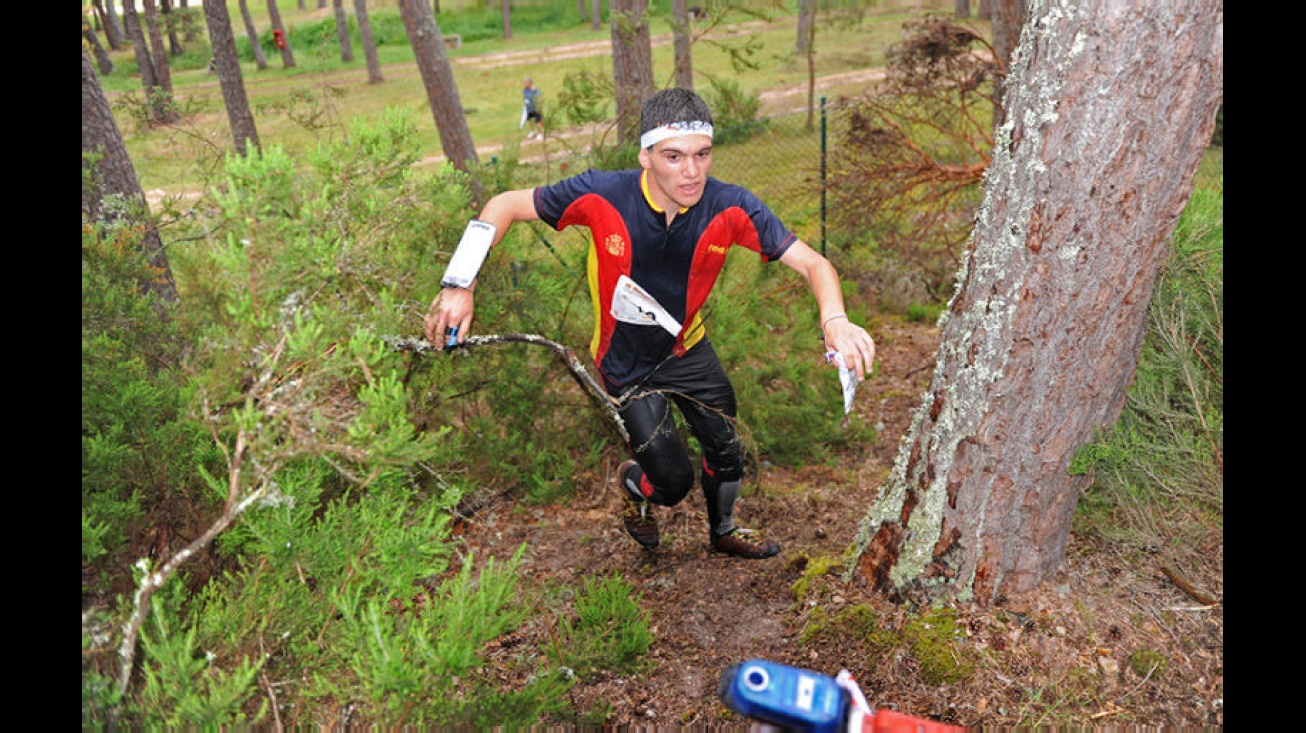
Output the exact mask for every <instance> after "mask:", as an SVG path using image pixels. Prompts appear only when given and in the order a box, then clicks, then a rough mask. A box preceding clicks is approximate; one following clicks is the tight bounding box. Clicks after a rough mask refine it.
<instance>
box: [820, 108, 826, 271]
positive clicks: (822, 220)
mask: <svg viewBox="0 0 1306 733" xmlns="http://www.w3.org/2000/svg"><path fill="white" fill-rule="evenodd" d="M825 151H826V148H825V97H821V256H822V257H824V256H825Z"/></svg>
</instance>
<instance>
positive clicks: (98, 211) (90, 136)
mask: <svg viewBox="0 0 1306 733" xmlns="http://www.w3.org/2000/svg"><path fill="white" fill-rule="evenodd" d="M86 153H94V154H98V155H99V160H98V161H95V163H94V167H93V168H92V169H91V170H90V171H89V175H83V178H82V216H83V217H85V220H86V221H92V222H98V223H113V222H118V221H123V220H130V221H134V222H136V223H137V225H138V226H141V227H143V228H144V231H145V236H144V237H143V238H142V239H141V248H142V249H143V250H144V252H145V255H146V257H147V258H148V261H149V263H150V264H151V265H152V266H153V267H154V270H155V277H154V278H153V279H152V280H151V281H149V282H146V283H142V284H141V285H142V287H144V288H148V289H150V290H153V291H154V292H155V293H157V294H158V295H159V297H160V298H162V299H164V300H169V301H171V300H176V299H177V286H176V283H175V282H174V281H173V278H172V268H171V267H170V266H169V264H168V255H167V253H166V252H165V251H164V249H163V240H162V239H160V238H159V230H158V229H157V228H156V227H155V226H154V222H153V221H151V220H150V217H149V205H148V204H147V203H146V201H145V193H144V192H143V191H141V184H140V181H139V180H138V179H137V178H136V169H135V168H133V167H132V162H131V158H129V157H127V146H126V145H125V144H124V143H123V140H122V132H121V131H120V130H119V129H118V123H117V121H116V120H114V118H113V111H112V110H111V109H110V108H109V100H108V98H106V97H105V96H104V90H103V88H101V86H100V78H99V77H98V76H96V74H95V69H94V67H92V66H91V57H90V56H89V55H87V53H86V49H85V48H83V49H82V154H83V156H85V154H86ZM90 164H91V161H88V160H87V159H86V158H85V157H83V159H82V165H83V166H88V165H90Z"/></svg>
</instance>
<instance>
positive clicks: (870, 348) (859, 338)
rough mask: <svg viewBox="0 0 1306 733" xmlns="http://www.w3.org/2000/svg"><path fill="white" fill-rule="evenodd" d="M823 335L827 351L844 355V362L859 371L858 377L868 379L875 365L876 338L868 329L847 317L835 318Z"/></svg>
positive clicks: (826, 326) (828, 324)
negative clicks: (873, 337)
mask: <svg viewBox="0 0 1306 733" xmlns="http://www.w3.org/2000/svg"><path fill="white" fill-rule="evenodd" d="M822 337H823V338H824V339H825V349H826V351H836V352H838V353H840V354H842V355H843V360H844V364H845V365H846V366H847V367H848V368H849V369H853V370H854V371H856V372H857V379H858V380H862V379H866V378H867V377H869V376H870V375H871V369H872V368H874V365H875V339H872V338H871V335H870V334H869V333H867V332H866V329H864V328H862V327H861V326H859V325H857V324H856V323H853V322H852V321H850V320H848V319H847V318H835V319H833V320H831V321H829V322H827V323H826V324H825V329H824V333H823V334H822Z"/></svg>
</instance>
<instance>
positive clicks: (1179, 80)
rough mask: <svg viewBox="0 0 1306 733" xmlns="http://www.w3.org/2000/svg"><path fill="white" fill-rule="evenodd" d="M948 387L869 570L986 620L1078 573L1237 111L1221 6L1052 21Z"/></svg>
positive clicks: (1005, 161)
mask: <svg viewBox="0 0 1306 733" xmlns="http://www.w3.org/2000/svg"><path fill="white" fill-rule="evenodd" d="M1015 59H1016V61H1015V62H1014V68H1013V69H1012V72H1011V76H1010V80H1009V85H1008V87H1007V94H1006V102H1005V104H1006V108H1007V120H1008V122H1007V124H1005V125H1004V126H1003V127H1001V128H1000V129H999V130H998V139H997V144H996V145H995V147H994V153H993V160H992V163H991V164H990V167H989V170H988V172H987V174H986V177H985V188H984V202H983V205H982V206H981V209H980V213H979V216H978V219H977V224H976V227H975V231H974V233H973V236H972V241H971V249H970V252H969V255H968V258H967V262H966V263H965V267H964V270H963V273H962V277H961V280H960V283H959V286H958V291H957V293H956V295H955V296H954V298H953V301H952V302H951V303H950V304H949V308H948V312H947V314H946V317H945V320H944V323H943V330H942V334H941V338H942V343H941V346H940V350H939V355H938V359H937V363H936V366H935V372H934V377H933V379H932V382H931V384H930V388H929V391H928V392H927V394H926V395H925V396H924V398H923V400H922V404H921V407H920V408H919V410H918V412H917V414H916V416H915V419H914V421H913V424H912V427H911V429H910V431H909V432H908V435H907V437H906V441H905V442H904V445H903V449H902V452H901V454H900V456H899V458H898V461H897V463H896V464H895V466H894V469H893V472H892V473H891V475H890V477H889V479H888V481H887V483H886V485H885V486H884V487H883V490H882V494H881V497H880V499H879V500H878V501H877V502H876V503H875V505H873V506H872V507H871V509H870V511H869V512H868V513H867V515H866V517H865V518H864V519H863V520H862V523H861V526H860V527H859V530H858V533H857V537H856V539H855V542H854V549H855V553H854V554H855V557H854V559H855V572H856V573H857V574H859V575H860V576H861V577H863V578H865V579H867V580H869V581H871V582H872V583H874V584H875V585H876V586H877V587H878V588H880V589H881V590H884V591H886V592H888V593H890V594H891V595H896V596H899V597H907V596H911V595H913V594H914V593H915V592H918V591H919V592H923V593H925V592H928V593H935V594H940V595H944V594H946V595H953V596H957V597H963V598H964V597H973V598H974V599H975V600H977V601H980V602H982V603H985V602H996V601H999V600H1000V599H1001V598H1003V597H1004V596H1009V595H1013V594H1017V593H1023V592H1026V591H1029V590H1031V589H1033V588H1034V587H1035V586H1037V585H1038V584H1040V583H1041V582H1042V581H1043V580H1045V579H1047V578H1049V577H1050V576H1051V575H1052V574H1053V573H1054V572H1055V571H1056V570H1057V568H1058V567H1059V566H1060V564H1061V562H1062V561H1063V559H1064V555H1065V548H1066V542H1067V539H1068V536H1069V531H1070V523H1071V518H1072V515H1073V513H1074V511H1075V506H1076V502H1077V500H1078V496H1079V492H1080V491H1081V490H1082V489H1083V488H1084V486H1085V483H1086V479H1085V478H1084V477H1075V476H1071V475H1069V474H1068V472H1067V469H1068V466H1069V462H1070V459H1071V457H1072V455H1073V453H1074V452H1075V451H1076V450H1077V449H1078V448H1079V447H1081V446H1083V445H1085V444H1086V443H1088V442H1090V441H1091V440H1092V439H1093V437H1094V433H1095V431H1097V430H1098V429H1099V428H1101V427H1103V426H1105V425H1108V424H1110V423H1111V422H1113V421H1114V420H1115V419H1116V418H1117V417H1118V416H1119V414H1120V410H1121V408H1122V406H1123V402H1124V397H1125V393H1126V390H1127V388H1128V386H1129V383H1130V381H1131V379H1132V378H1133V374H1134V369H1135V367H1136V366H1137V362H1138V357H1139V350H1140V348H1141V344H1142V340H1143V335H1144V333H1145V330H1146V315H1147V306H1148V300H1149V297H1150V296H1151V292H1152V286H1153V283H1154V282H1155V278H1156V276H1157V273H1158V270H1159V269H1160V267H1161V264H1162V262H1163V261H1164V259H1165V257H1166V254H1167V243H1168V240H1169V237H1170V234H1171V233H1172V231H1173V230H1174V227H1175V224H1176V222H1177V221H1178V218H1179V216H1180V214H1181V213H1182V211H1183V209H1184V206H1185V205H1186V204H1187V202H1188V199H1189V196H1190V195H1191V193H1192V187H1193V176H1194V174H1195V172H1196V170H1197V166H1198V164H1199V163H1200V161H1201V158H1202V154H1203V152H1204V150H1205V149H1206V147H1207V144H1208V142H1209V141H1210V139H1211V133H1212V131H1213V129H1214V125H1215V114H1216V110H1217V108H1218V106H1219V104H1220V101H1221V100H1222V99H1223V97H1224V3H1223V0H1191V1H1190V2H1186V3H1156V2H1152V1H1151V0H1102V1H1099V2H1089V3H1080V2H1071V1H1070V0H1059V1H1055V2H1045V3H1036V4H1035V5H1033V6H1032V9H1031V13H1030V16H1029V19H1028V22H1027V23H1026V26H1025V31H1024V33H1023V34H1022V35H1021V39H1020V43H1019V47H1018V49H1017V53H1016V55H1015Z"/></svg>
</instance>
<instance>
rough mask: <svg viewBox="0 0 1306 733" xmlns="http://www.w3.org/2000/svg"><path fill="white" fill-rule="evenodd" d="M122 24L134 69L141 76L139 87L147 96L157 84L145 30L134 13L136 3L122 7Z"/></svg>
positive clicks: (131, 2)
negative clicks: (129, 46) (142, 88)
mask: <svg viewBox="0 0 1306 733" xmlns="http://www.w3.org/2000/svg"><path fill="white" fill-rule="evenodd" d="M122 22H123V25H124V26H125V27H126V30H127V39H128V40H129V41H131V44H132V53H133V54H134V55H135V56H136V68H137V69H138V70H139V73H140V75H141V86H142V87H144V88H145V93H146V94H149V93H150V90H151V89H152V88H153V87H157V86H158V85H159V82H158V80H157V77H156V76H155V75H154V61H153V60H152V59H151V58H150V44H149V42H148V41H146V40H145V29H144V28H142V27H141V19H140V15H139V14H137V12H136V3H135V2H133V1H132V0H127V2H125V3H123V5H122Z"/></svg>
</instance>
